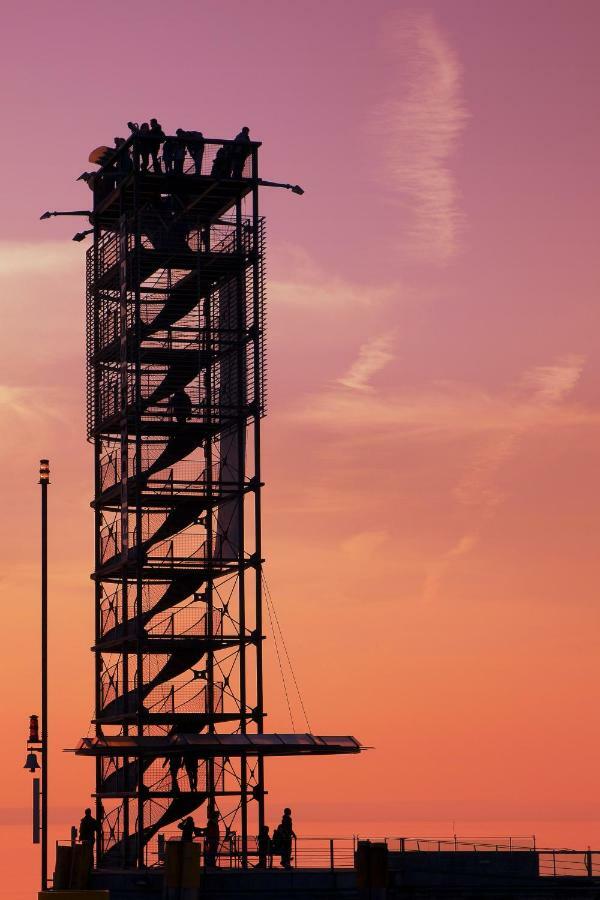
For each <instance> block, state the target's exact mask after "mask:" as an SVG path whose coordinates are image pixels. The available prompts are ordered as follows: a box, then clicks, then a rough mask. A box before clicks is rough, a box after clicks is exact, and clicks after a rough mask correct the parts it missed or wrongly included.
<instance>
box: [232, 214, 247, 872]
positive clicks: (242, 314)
mask: <svg viewBox="0 0 600 900" xmlns="http://www.w3.org/2000/svg"><path fill="white" fill-rule="evenodd" d="M235 224H236V250H237V251H238V252H239V254H240V263H239V272H238V277H237V285H236V303H237V310H236V313H235V330H236V332H237V333H236V336H235V340H236V342H237V347H236V350H235V356H236V377H237V392H236V393H237V397H236V404H237V419H238V424H237V430H238V441H237V448H238V458H237V470H238V471H237V480H238V491H237V498H236V503H237V504H238V534H237V555H238V598H239V610H238V613H239V672H240V731H241V733H242V734H245V733H246V730H247V724H246V710H247V706H248V701H247V695H246V561H245V533H244V500H245V480H246V429H247V427H248V424H247V406H248V396H247V384H246V382H247V365H246V329H247V322H246V260H245V254H244V248H243V241H242V204H241V201H240V200H237V201H236V204H235ZM240 813H241V826H242V867H243V868H247V866H248V763H247V760H246V757H245V756H242V757H241V758H240Z"/></svg>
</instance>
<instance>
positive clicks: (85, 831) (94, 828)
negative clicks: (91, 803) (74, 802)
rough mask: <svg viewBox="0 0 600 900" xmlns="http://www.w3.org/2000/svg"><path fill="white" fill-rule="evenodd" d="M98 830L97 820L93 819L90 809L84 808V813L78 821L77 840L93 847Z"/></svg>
mask: <svg viewBox="0 0 600 900" xmlns="http://www.w3.org/2000/svg"><path fill="white" fill-rule="evenodd" d="M98 830H99V829H98V822H97V821H96V819H94V817H93V815H92V811H91V809H89V808H88V809H86V810H85V815H84V817H83V819H82V820H81V822H80V823H79V840H80V841H81V843H82V844H89V845H90V846H91V847H93V846H94V843H95V842H96V835H97V834H98Z"/></svg>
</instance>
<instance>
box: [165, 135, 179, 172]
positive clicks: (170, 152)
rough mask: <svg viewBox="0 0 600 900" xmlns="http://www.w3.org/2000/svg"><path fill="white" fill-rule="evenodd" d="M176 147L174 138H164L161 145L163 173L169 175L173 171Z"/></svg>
mask: <svg viewBox="0 0 600 900" xmlns="http://www.w3.org/2000/svg"><path fill="white" fill-rule="evenodd" d="M176 147H177V139H176V138H174V137H168V138H165V142H164V144H163V163H164V164H165V173H166V174H167V175H170V174H171V172H172V171H173V160H174V159H175V148H176Z"/></svg>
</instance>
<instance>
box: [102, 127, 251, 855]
mask: <svg viewBox="0 0 600 900" xmlns="http://www.w3.org/2000/svg"><path fill="white" fill-rule="evenodd" d="M221 146H228V145H227V143H226V142H210V141H209V142H207V143H206V145H205V154H204V156H205V158H204V160H203V167H204V168H205V171H206V172H207V175H206V176H205V177H202V176H201V177H196V176H194V175H192V174H191V173H187V172H185V173H183V174H179V175H169V176H166V175H165V176H161V175H158V174H151V173H149V172H147V171H146V172H144V171H142V170H141V167H140V153H139V147H138V146H137V145H136V141H135V139H131V140H130V141H129V142H128V144H127V145H126V146H125V147H124V148H123V149H122V150H121V151H120V158H117V159H113V161H112V163H111V164H110V165H109V166H108V167H106V166H105V167H104V169H103V170H102V171H101V172H100V173H99V174H98V175H96V176H95V179H94V185H93V187H94V212H93V225H94V231H93V245H92V247H91V248H90V250H89V251H88V254H87V335H88V431H89V436H90V438H91V439H92V440H93V442H94V449H95V495H94V501H93V507H94V511H95V536H96V550H95V571H94V575H93V578H94V580H95V585H96V626H95V630H96V638H95V644H94V653H95V659H96V698H95V706H96V711H95V717H94V724H95V729H96V736H97V737H105V736H106V735H113V736H115V735H122V736H123V737H128V736H130V735H132V734H134V735H135V736H136V737H137V738H141V739H144V738H147V737H152V736H173V735H177V734H179V733H182V732H202V731H206V732H208V733H209V734H214V733H218V732H219V731H220V730H222V729H223V728H225V729H226V730H227V731H230V732H233V733H240V734H244V733H245V732H246V731H247V730H248V728H249V727H252V728H253V729H256V731H257V732H258V733H260V732H262V731H263V721H264V709H263V676H262V641H263V627H262V580H261V566H262V557H261V553H262V550H261V504H260V492H261V477H260V419H261V417H262V415H263V414H264V411H265V384H264V365H263V360H264V341H263V336H264V278H263V260H264V228H263V222H262V220H261V219H260V217H259V211H258V147H259V145H258V144H256V143H255V144H253V145H252V146H251V148H250V153H249V156H248V160H247V162H246V164H245V169H244V173H243V178H241V179H237V180H233V179H231V178H227V179H224V180H215V179H213V178H211V177H210V174H209V173H210V168H209V167H210V165H211V162H212V159H211V157H212V155H213V154H214V153H215V151H217V150H218V149H219V147H221ZM126 155H127V156H126ZM127 160H131V171H129V169H130V164H129V162H128V161H127ZM124 161H126V165H125V166H123V162H124ZM247 197H249V200H250V204H249V207H250V208H249V210H248V211H247V212H246V210H245V209H244V207H245V206H246V203H247V201H246V198H247ZM182 391H185V395H187V398H188V399H187V400H186V397H185V395H183V394H182V393H181V392H182ZM250 654H252V655H253V657H254V658H253V660H252V661H251V660H250V659H249V657H250ZM165 763H166V759H165V761H164V762H162V765H161V759H160V757H156V758H154V757H150V758H147V757H146V758H145V759H144V760H143V762H142V760H141V758H140V757H136V756H132V757H125V758H123V759H120V758H117V757H110V756H109V757H103V756H98V757H97V770H96V798H97V815H98V819H99V821H101V822H102V835H101V841H100V848H99V852H100V856H101V859H103V860H105V861H110V862H112V863H115V862H117V861H118V862H120V863H121V864H123V865H124V866H128V865H131V864H132V863H133V862H134V859H135V861H136V862H137V865H139V866H142V865H145V864H148V862H149V859H148V845H149V842H150V840H151V838H152V837H153V836H154V835H155V834H156V833H157V832H158V830H159V829H160V830H164V828H165V827H168V826H169V825H171V824H173V823H174V822H175V821H176V820H177V819H179V818H181V817H182V816H184V815H186V814H188V813H190V812H192V811H193V810H194V809H196V808H197V807H198V806H199V805H200V804H201V803H205V804H206V806H207V809H208V811H209V812H212V811H213V810H214V809H217V810H218V812H219V813H220V815H221V817H222V819H223V821H224V823H225V825H226V827H229V828H230V829H233V826H234V819H235V816H236V813H237V812H238V811H239V813H240V819H241V839H242V854H243V855H244V856H246V854H247V835H248V805H249V803H250V802H253V803H256V805H257V808H258V810H257V812H258V815H257V819H258V824H259V825H260V824H262V823H263V822H264V777H263V764H262V758H258V759H257V760H255V761H254V762H253V763H252V764H250V763H249V761H248V759H247V758H246V757H244V756H242V757H240V758H239V760H238V761H234V760H233V759H232V758H231V757H228V756H223V757H214V758H211V759H203V758H201V757H198V756H196V755H194V753H193V751H191V752H188V753H182V756H181V757H180V758H179V759H177V758H175V759H174V758H173V757H171V758H170V759H169V760H168V767H167V765H165ZM196 769H197V771H196Z"/></svg>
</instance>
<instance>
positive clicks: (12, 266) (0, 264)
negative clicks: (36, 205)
mask: <svg viewBox="0 0 600 900" xmlns="http://www.w3.org/2000/svg"><path fill="white" fill-rule="evenodd" d="M82 260H83V254H82V251H81V247H80V245H79V244H77V245H76V244H73V243H71V242H69V241H44V242H41V243H33V242H32V243H21V242H18V241H0V278H1V277H3V276H4V277H6V276H13V275H27V274H31V273H35V272H61V271H63V270H64V269H68V268H70V267H76V266H78V265H80V266H81V265H83V261H82Z"/></svg>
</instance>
